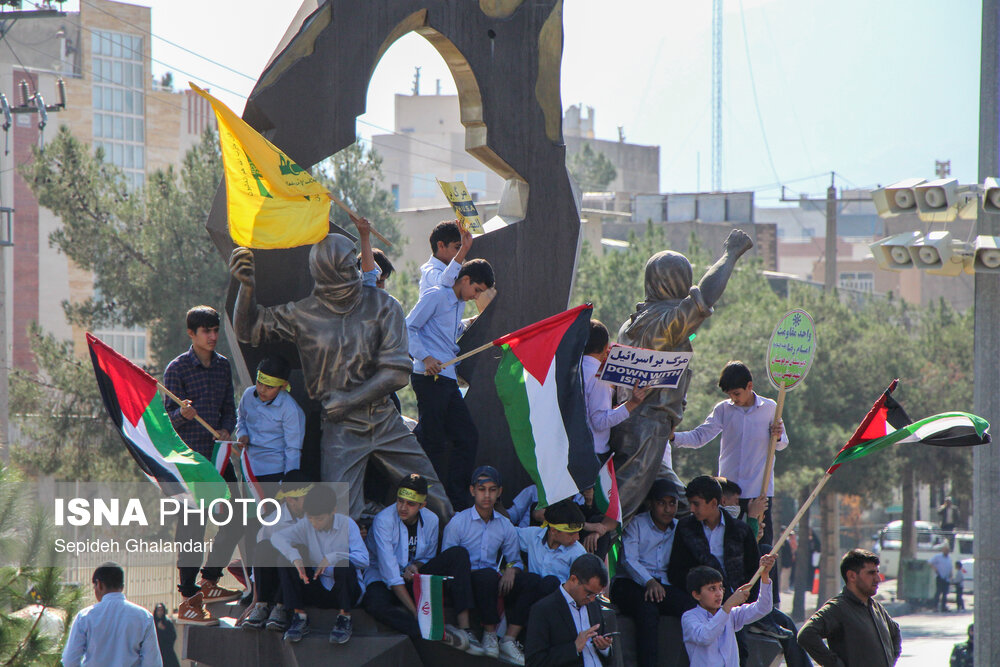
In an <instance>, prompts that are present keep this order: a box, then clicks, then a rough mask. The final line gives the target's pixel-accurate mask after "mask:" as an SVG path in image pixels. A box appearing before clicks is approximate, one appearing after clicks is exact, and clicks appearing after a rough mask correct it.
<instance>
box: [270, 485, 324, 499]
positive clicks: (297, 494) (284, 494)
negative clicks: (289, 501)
mask: <svg viewBox="0 0 1000 667" xmlns="http://www.w3.org/2000/svg"><path fill="white" fill-rule="evenodd" d="M314 486H316V485H315V484H309V485H307V486H303V487H302V488H301V489H292V490H291V491H278V500H283V499H285V498H301V497H302V496H304V495H306V494H307V493H309V491H311V490H312V488H313V487H314Z"/></svg>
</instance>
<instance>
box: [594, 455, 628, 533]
mask: <svg viewBox="0 0 1000 667" xmlns="http://www.w3.org/2000/svg"><path fill="white" fill-rule="evenodd" d="M612 459H614V457H613V456H612V457H609V458H608V462H607V463H605V464H604V465H603V466H601V471H600V473H599V474H598V475H597V484H595V485H594V504H595V505H597V509H599V510H601V511H602V512H604V516H606V517H609V518H611V519H614V520H615V521H617V522H618V523H621V522H622V506H621V503H620V502H618V480H616V479H615V465H614V463H612V462H611V461H612Z"/></svg>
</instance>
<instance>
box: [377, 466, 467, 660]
mask: <svg viewBox="0 0 1000 667" xmlns="http://www.w3.org/2000/svg"><path fill="white" fill-rule="evenodd" d="M366 542H367V544H368V554H369V558H370V564H369V566H368V569H366V570H365V596H364V599H363V603H364V606H365V610H366V611H367V612H368V613H369V614H371V615H372V617H373V618H375V619H376V620H378V621H381V622H382V623H385V624H386V625H388V626H389V627H391V628H393V629H395V630H398V631H399V632H402V633H404V634H406V635H407V636H409V637H410V639H412V640H414V641H416V640H418V639H420V637H421V634H420V625H419V623H418V621H417V607H416V604H415V602H414V599H413V590H412V586H413V578H414V577H415V576H417V575H420V574H437V575H443V576H448V577H451V579H448V580H447V581H445V590H446V591H448V592H449V593H450V594H451V599H452V606H453V607H454V608H455V610H456V613H457V619H456V620H457V623H458V627H454V626H451V625H446V626H445V636H444V639H443V640H442V641H443V642H444V643H445V644H448V645H449V646H453V647H454V648H457V649H459V650H462V651H467V652H468V653H470V654H472V655H483V649H482V646H481V645H480V644H479V640H478V639H476V638H475V636H474V635H473V634H472V633H471V632H470V631H469V610H470V609H471V608H472V606H473V605H474V604H475V602H474V600H473V597H472V571H471V567H470V565H469V552H467V551H466V550H465V549H463V548H462V547H459V546H455V547H452V548H450V549H447V550H446V551H444V552H442V553H440V554H439V553H438V518H437V515H436V514H434V512H431V511H430V510H429V509H427V480H426V479H425V478H423V477H421V476H420V475H417V474H415V473H414V474H411V475H409V476H407V477H404V478H403V479H401V480H400V481H399V485H398V486H397V488H396V503H395V504H394V505H390V506H388V507H386V508H385V509H383V510H382V511H381V512H379V513H378V514H377V515H376V516H375V520H374V521H373V522H372V528H371V530H370V531H369V532H368V538H367V540H366Z"/></svg>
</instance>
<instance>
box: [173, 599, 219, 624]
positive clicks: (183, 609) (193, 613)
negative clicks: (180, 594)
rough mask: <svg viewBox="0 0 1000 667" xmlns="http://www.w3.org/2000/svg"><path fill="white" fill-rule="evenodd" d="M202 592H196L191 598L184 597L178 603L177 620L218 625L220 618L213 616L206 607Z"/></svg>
mask: <svg viewBox="0 0 1000 667" xmlns="http://www.w3.org/2000/svg"><path fill="white" fill-rule="evenodd" d="M202 597H203V596H202V594H201V593H195V594H194V595H192V596H191V597H189V598H184V599H183V600H182V601H181V603H180V604H179V605H177V622H178V623H181V624H189V625H218V624H219V619H217V618H212V615H211V614H210V613H208V610H207V609H205V606H204V603H203V600H202Z"/></svg>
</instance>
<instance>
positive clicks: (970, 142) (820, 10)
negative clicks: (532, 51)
mask: <svg viewBox="0 0 1000 667" xmlns="http://www.w3.org/2000/svg"><path fill="white" fill-rule="evenodd" d="M92 1H93V0H73V1H72V2H68V3H66V9H67V10H74V9H75V8H77V7H78V6H79V4H80V2H84V3H86V2H92ZM134 4H141V5H147V6H150V7H152V8H153V15H152V16H153V33H154V35H155V36H157V38H154V40H153V57H154V59H156V60H159V61H162V62H161V63H154V65H153V71H154V74H157V75H159V74H161V73H162V72H164V71H166V70H168V69H170V70H173V71H174V72H175V80H176V81H178V82H184V81H186V80H188V79H189V78H194V79H195V81H196V82H197V83H200V84H204V85H208V86H211V87H212V88H213V89H214V91H215V92H217V93H218V95H219V97H220V98H222V99H223V100H224V101H225V102H227V103H228V104H230V105H231V106H232V107H233V108H234V109H236V110H238V111H239V110H241V109H242V106H243V103H244V101H245V97H244V96H245V95H246V94H247V93H248V92H249V91H250V89H251V88H252V86H253V82H254V81H253V80H254V79H255V78H256V76H257V75H258V74H259V73H260V71H261V69H262V68H263V66H264V65H265V63H266V62H267V59H268V58H269V57H270V55H271V52H272V51H273V49H274V46H275V45H276V44H277V43H278V41H279V40H280V38H281V35H282V34H283V33H284V30H285V28H286V27H287V25H288V23H289V21H290V20H291V18H292V16H293V15H294V13H295V11H296V10H297V8H298V4H299V3H298V2H297V1H296V0H281V1H278V2H275V1H274V0H271V1H269V2H265V1H264V0H240V1H238V2H237V1H234V0H212V1H210V2H205V1H204V0H200V1H198V2H195V1H193V0H136V2H135V3H134ZM234 17H238V19H237V21H238V25H239V27H238V28H237V27H236V25H237V24H236V23H234V21H233V18H234ZM723 23H724V27H723V75H724V77H723V171H722V185H723V188H724V189H727V190H728V189H749V188H753V189H755V191H756V192H757V198H758V200H759V201H760V203H770V202H772V201H774V200H775V199H776V198H777V197H778V195H779V189H778V187H777V186H776V185H775V184H776V183H779V182H780V183H785V184H787V185H788V187H789V192H790V193H798V192H805V193H811V194H820V193H822V192H823V191H824V190H825V187H826V185H827V183H828V181H829V175H828V174H829V172H830V171H836V172H837V174H838V176H840V177H842V178H839V179H838V186H843V187H851V186H860V187H864V186H872V185H875V184H877V183H882V184H886V183H889V182H893V181H896V180H900V179H902V178H905V177H908V176H924V177H932V176H933V170H934V161H935V160H937V159H941V160H944V159H950V160H951V162H952V175H953V176H955V177H957V178H959V179H960V180H961V181H962V182H972V181H974V180H975V179H976V176H977V173H976V171H977V134H978V115H979V112H978V109H979V101H978V100H979V92H978V91H979V51H980V24H981V6H980V4H979V3H976V2H971V1H969V0H958V1H957V2H944V3H942V2H932V1H931V0H911V1H909V2H904V1H902V0H891V1H889V0H876V1H874V2H873V1H872V0H867V1H863V0H841V1H840V2H836V3H829V2H827V3H819V2H802V1H801V0H743V1H742V3H741V2H740V1H739V0H725V3H724V18H723ZM230 26H231V27H230ZM564 30H565V46H564V52H563V63H562V99H563V104H564V106H568V105H570V104H574V103H579V104H583V105H585V106H592V107H594V108H595V112H596V116H595V117H596V122H597V135H598V136H599V137H600V138H607V139H612V138H615V137H617V126H618V125H623V126H624V130H625V135H626V139H627V140H628V141H630V142H634V143H640V144H650V145H659V146H660V148H661V169H660V187H661V189H662V190H663V191H665V192H683V191H693V190H695V189H696V188H697V187H698V186H699V185H700V186H701V188H702V189H708V188H709V186H710V183H711V172H710V168H711V167H710V165H711V109H710V106H711V105H710V77H711V2H710V1H709V0H699V1H698V2H690V1H685V2H679V1H675V0H641V1H639V0H633V1H631V2H628V3H609V2H606V1H603V0H567V1H566V6H565V10H564ZM744 35H745V38H744ZM158 38H165V39H166V40H170V41H172V42H174V43H176V44H179V45H181V46H183V47H186V48H187V49H190V50H192V51H195V52H197V53H199V54H201V55H202V56H204V57H205V58H207V59H208V60H206V59H205V58H198V57H196V56H194V55H191V54H189V53H186V52H184V51H183V50H180V49H178V48H176V47H174V46H171V45H170V44H167V43H166V42H165V41H163V40H161V39H158ZM748 54H749V58H748ZM209 61H215V63H218V64H213V63H212V62H209ZM219 64H221V65H224V66H225V68H224V67H221V66H220V65H219ZM415 65H420V66H421V67H422V74H421V77H422V91H423V92H424V93H433V91H434V81H435V79H441V80H442V88H443V91H444V92H453V91H454V84H453V83H452V81H451V78H450V74H449V73H448V71H447V68H446V67H445V65H444V62H443V61H442V60H441V59H440V58H439V57H438V56H437V54H436V52H435V51H434V50H433V48H431V47H430V45H429V44H428V43H427V42H426V41H424V40H423V38H421V37H419V36H417V35H412V34H411V35H408V36H406V37H404V38H402V39H401V40H399V41H398V42H397V43H396V44H395V45H394V46H393V47H392V48H391V49H390V50H389V52H388V53H387V54H386V56H385V57H384V58H383V61H382V62H381V63H380V64H379V67H378V68H377V70H376V72H375V75H374V77H373V79H372V82H371V85H370V87H369V98H368V99H369V102H368V104H369V108H368V113H367V114H366V115H365V116H363V117H362V118H361V122H360V123H359V127H358V131H359V134H361V135H362V136H369V135H371V134H372V133H380V132H382V131H383V130H381V129H379V128H391V127H392V122H393V119H392V96H393V94H395V93H406V92H408V91H409V89H410V85H411V80H412V77H413V67H414V66H415ZM227 68H229V69H227ZM751 68H752V81H753V84H754V85H751ZM230 69H232V70H236V71H237V72H240V73H241V74H242V75H241V74H236V73H234V72H233V71H230ZM178 70H184V71H186V72H190V73H193V74H194V75H195V76H194V77H191V76H188V75H185V74H181V73H179V71H178ZM244 75H245V76H244ZM223 88H225V89H228V90H230V91H233V92H232V93H229V92H226V91H224V90H222V89H223ZM754 89H756V100H757V103H756V104H755V101H754ZM758 107H759V114H758V110H757V109H758ZM765 137H766V141H765ZM768 150H769V151H770V158H769V157H768ZM699 154H700V170H699V169H698V168H697V167H698V164H699Z"/></svg>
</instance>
